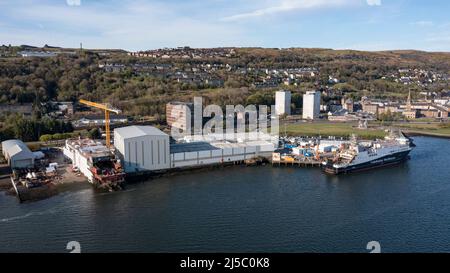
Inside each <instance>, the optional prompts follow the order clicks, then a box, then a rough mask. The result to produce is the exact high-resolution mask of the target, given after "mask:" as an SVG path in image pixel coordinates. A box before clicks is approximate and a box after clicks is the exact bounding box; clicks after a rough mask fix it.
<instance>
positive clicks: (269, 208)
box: [0, 137, 450, 252]
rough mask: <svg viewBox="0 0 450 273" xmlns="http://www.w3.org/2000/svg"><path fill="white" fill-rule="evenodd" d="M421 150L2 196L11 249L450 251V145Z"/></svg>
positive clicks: (2, 230) (0, 214)
mask: <svg viewBox="0 0 450 273" xmlns="http://www.w3.org/2000/svg"><path fill="white" fill-rule="evenodd" d="M415 143H416V144H417V147H416V149H415V150H414V151H413V152H412V153H411V160H410V161H408V162H406V163H404V164H402V165H400V166H398V167H392V168H385V169H379V170H373V171H369V172H364V173H358V174H350V175H343V176H328V175H325V174H324V173H322V172H321V171H320V170H319V169H313V168H309V169H303V168H292V167H275V168H273V167H271V166H265V167H240V166H239V167H230V168H224V169H219V170H213V171H204V172H197V173H191V174H184V175H178V176H173V177H167V178H160V179H155V180H152V181H147V182H145V183H139V184H135V185H131V186H128V187H127V189H126V191H122V192H115V193H106V194H105V193H98V192H96V191H94V190H93V189H92V188H91V186H90V185H88V184H86V185H85V184H82V185H72V186H71V187H70V189H68V190H67V191H65V192H64V193H62V194H60V195H58V196H56V197H53V198H50V199H47V200H43V201H39V202H34V203H25V204H19V203H18V202H17V200H16V199H15V198H14V197H11V196H6V195H4V194H1V195H0V252H67V250H66V244H67V242H69V241H78V242H80V244H81V249H82V252H368V251H367V250H366V245H367V243H368V242H369V241H379V242H380V244H381V250H382V251H383V252H449V251H450V232H449V231H450V166H449V165H450V140H446V139H436V138H426V137H417V138H415Z"/></svg>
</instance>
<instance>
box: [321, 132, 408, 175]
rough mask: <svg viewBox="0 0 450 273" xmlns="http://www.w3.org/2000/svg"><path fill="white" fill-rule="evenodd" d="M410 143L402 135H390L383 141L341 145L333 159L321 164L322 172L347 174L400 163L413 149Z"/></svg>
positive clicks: (354, 140) (353, 142) (354, 141)
mask: <svg viewBox="0 0 450 273" xmlns="http://www.w3.org/2000/svg"><path fill="white" fill-rule="evenodd" d="M413 147H414V144H413V143H412V141H411V140H410V139H409V138H407V137H405V136H404V135H403V134H402V133H400V134H398V135H394V134H392V133H391V134H390V135H389V136H387V137H386V138H385V139H383V140H377V141H364V142H358V141H356V139H353V140H352V141H351V142H350V143H349V144H347V145H343V146H342V147H341V149H340V151H339V152H338V153H337V154H336V156H335V157H334V158H330V159H328V160H326V161H325V162H323V164H322V167H323V170H324V171H325V172H327V173H331V174H341V173H349V172H355V171H362V170H368V169H372V168H378V167H383V166H389V165H394V164H398V163H401V162H403V161H405V160H407V159H408V155H409V153H410V152H411V150H412V149H413Z"/></svg>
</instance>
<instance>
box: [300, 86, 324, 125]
mask: <svg viewBox="0 0 450 273" xmlns="http://www.w3.org/2000/svg"><path fill="white" fill-rule="evenodd" d="M319 115H320V92H318V91H308V92H306V94H305V95H303V119H317V118H319Z"/></svg>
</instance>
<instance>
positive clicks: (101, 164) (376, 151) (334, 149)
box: [2, 90, 415, 201]
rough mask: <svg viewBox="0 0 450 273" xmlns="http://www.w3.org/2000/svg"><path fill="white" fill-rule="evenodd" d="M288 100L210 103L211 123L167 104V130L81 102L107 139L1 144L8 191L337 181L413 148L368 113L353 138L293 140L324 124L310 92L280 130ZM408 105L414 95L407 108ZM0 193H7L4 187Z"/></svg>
mask: <svg viewBox="0 0 450 273" xmlns="http://www.w3.org/2000/svg"><path fill="white" fill-rule="evenodd" d="M291 98H292V95H291V92H290V91H286V90H281V91H277V92H276V94H275V105H272V106H271V109H270V112H269V113H268V107H267V106H264V105H263V106H259V110H258V109H257V108H256V107H254V108H249V107H246V108H244V107H243V106H236V107H232V108H229V107H227V113H226V115H224V114H223V113H222V110H221V107H219V106H214V105H213V106H211V105H210V106H207V107H206V108H205V109H214V111H213V112H214V113H215V116H214V117H212V118H211V115H210V114H211V113H207V112H206V110H205V112H204V111H203V106H204V105H203V102H202V98H194V102H193V103H188V102H171V103H168V104H167V105H166V117H167V127H165V128H164V129H163V130H161V129H159V128H157V127H155V126H152V125H139V124H136V125H126V124H125V125H124V124H122V123H119V124H115V123H114V124H113V118H112V117H113V116H112V115H113V114H120V113H121V112H122V111H121V110H120V109H118V108H116V107H113V106H112V105H110V104H105V103H97V102H91V101H87V100H80V101H79V104H80V105H84V106H86V107H89V108H92V109H98V110H100V111H102V112H103V114H104V118H103V121H102V122H101V126H98V125H94V126H95V127H94V128H95V129H96V130H98V131H101V132H103V134H102V135H100V136H97V138H92V137H90V136H81V135H79V136H78V137H72V138H67V139H65V140H63V141H59V142H57V144H56V145H53V146H52V147H47V148H44V147H43V148H42V149H39V150H37V151H34V152H32V151H31V150H30V149H29V147H28V146H27V145H26V144H25V143H23V142H22V141H21V140H18V139H12V140H7V141H3V142H2V151H3V156H4V157H5V158H6V159H7V161H8V163H9V165H10V166H11V169H12V174H11V176H10V180H11V184H12V187H11V188H10V189H9V193H11V194H14V193H15V194H16V196H17V197H18V198H19V200H20V201H27V200H35V199H36V200H39V199H44V198H48V197H51V196H53V195H56V194H57V193H58V191H57V188H58V187H57V186H58V185H61V184H66V183H73V182H89V183H90V184H92V185H93V187H94V188H95V189H97V190H101V191H107V192H112V191H120V190H122V189H124V188H125V187H126V185H127V184H128V183H133V182H139V181H144V180H148V179H156V178H160V177H163V176H167V175H176V174H181V175H182V174H185V173H186V172H189V171H193V170H207V169H211V168H216V167H223V166H230V165H245V166H255V165H266V164H268V163H269V164H271V166H273V167H278V166H295V167H300V168H302V167H304V168H306V167H315V168H320V169H321V170H322V171H323V173H324V175H326V174H328V175H329V174H332V175H340V174H348V173H351V172H357V171H364V170H370V169H375V168H380V167H384V166H393V165H396V164H400V163H402V162H404V161H406V160H407V159H408V158H409V153H410V152H411V151H412V149H413V148H414V146H415V145H414V143H413V142H412V139H410V138H409V137H407V136H405V134H404V133H403V132H402V131H401V130H400V129H396V130H395V129H394V128H390V127H387V128H384V129H383V131H381V130H380V129H377V128H369V126H368V119H367V118H366V117H365V116H364V115H362V116H361V117H360V118H359V121H358V123H357V126H356V127H355V129H352V131H353V132H355V133H353V134H352V135H351V136H349V137H338V136H333V135H328V136H320V135H319V136H299V135H292V134H290V135H288V134H287V132H286V128H287V126H298V125H300V126H302V125H303V124H305V125H307V124H321V122H322V121H320V118H321V117H320V112H321V111H320V108H321V107H320V100H321V94H320V92H317V91H308V92H306V93H305V94H304V99H303V115H302V119H303V120H301V121H300V122H299V121H295V120H294V124H295V125H292V123H291V119H289V118H285V119H283V120H282V123H281V124H280V120H279V119H280V117H286V116H287V117H289V116H293V115H292V113H291V109H290V106H291ZM346 103H347V104H348V102H347V101H346ZM410 105H411V98H410V95H409V97H408V100H407V107H406V109H407V110H410V109H411V107H410ZM211 107H212V108H211ZM346 107H350V106H348V105H347V106H346ZM230 109H231V112H229V110H230ZM209 111H210V110H209ZM192 112H193V113H192ZM204 113H207V114H208V115H207V116H204ZM199 114H200V116H199ZM224 124H225V125H226V127H224V126H223V125H224ZM296 124H298V125H296ZM325 125H327V124H325ZM229 126H230V128H229ZM331 126H332V124H330V127H331ZM221 128H223V130H221ZM282 128H284V129H285V132H284V134H283V132H280V129H281V130H282ZM324 128H325V127H324ZM358 132H359V133H369V134H370V132H377V133H378V135H377V137H376V138H373V137H372V138H371V139H370V138H364V137H358V135H357V133H358ZM383 136H384V137H383ZM6 183H7V182H6ZM6 185H7V184H6ZM3 187H5V188H7V186H5V182H3Z"/></svg>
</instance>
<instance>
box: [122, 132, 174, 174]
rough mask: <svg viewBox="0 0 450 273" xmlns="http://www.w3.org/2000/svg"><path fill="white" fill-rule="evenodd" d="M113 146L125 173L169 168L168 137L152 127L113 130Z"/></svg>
mask: <svg viewBox="0 0 450 273" xmlns="http://www.w3.org/2000/svg"><path fill="white" fill-rule="evenodd" d="M114 146H115V147H116V149H117V151H118V152H119V157H120V159H121V160H122V166H123V168H124V169H125V172H137V171H154V170H164V169H169V168H170V142H169V135H167V134H166V133H164V132H162V131H161V130H159V129H158V128H155V127H152V126H127V127H122V128H116V129H114Z"/></svg>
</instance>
